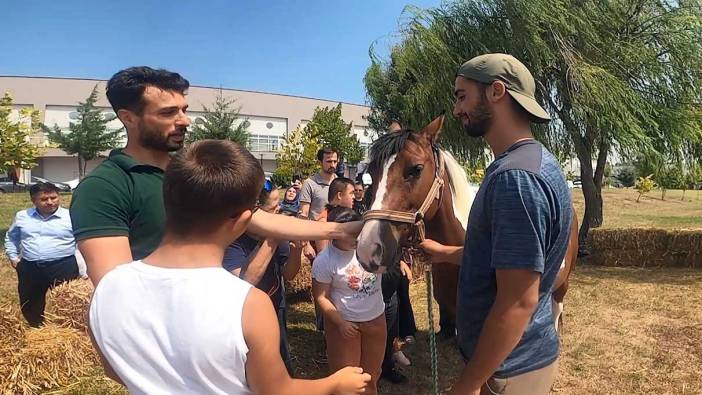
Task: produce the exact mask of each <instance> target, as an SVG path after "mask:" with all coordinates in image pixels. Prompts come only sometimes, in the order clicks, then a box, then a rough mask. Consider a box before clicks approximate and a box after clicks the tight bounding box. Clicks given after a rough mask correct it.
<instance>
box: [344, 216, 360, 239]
mask: <svg viewBox="0 0 702 395" xmlns="http://www.w3.org/2000/svg"><path fill="white" fill-rule="evenodd" d="M339 225H340V226H341V227H342V230H343V232H344V235H343V240H348V241H352V240H356V237H358V234H359V233H361V229H363V221H354V222H346V223H343V224H339Z"/></svg>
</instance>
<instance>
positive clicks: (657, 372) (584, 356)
mask: <svg viewBox="0 0 702 395" xmlns="http://www.w3.org/2000/svg"><path fill="white" fill-rule="evenodd" d="M576 192H579V191H577V190H576ZM696 194H697V192H696V191H695V192H688V193H687V196H686V197H687V198H688V200H686V201H680V200H679V199H680V197H681V192H679V191H672V192H668V196H667V198H666V201H661V200H660V193H658V194H656V193H655V192H654V193H653V195H652V196H649V197H645V198H643V199H642V202H641V203H636V196H637V194H636V192H635V191H633V190H605V191H604V193H603V196H604V199H605V226H606V227H631V226H655V227H662V228H702V200H697V197H696ZM574 196H575V200H576V209H578V211H579V212H582V207H583V203H582V195H581V194H579V193H576V194H574ZM69 199H70V196H64V205H66V206H67V204H68V200H69ZM29 204H30V203H29V199H28V197H26V195H25V194H21V195H19V194H18V195H14V194H7V195H2V196H0V221H2V222H0V229H3V230H6V229H7V227H9V225H10V222H11V221H12V217H13V215H14V212H15V211H17V210H19V209H21V208H22V207H28V206H29ZM16 287H17V285H16V276H15V273H14V270H13V269H11V268H10V266H9V265H8V264H7V261H6V260H5V259H2V261H0V303H4V302H11V303H17V288H16ZM411 293H412V301H413V305H414V310H415V317H416V319H417V326H418V328H419V333H418V334H417V343H416V344H415V345H413V346H411V347H409V348H407V349H406V350H407V354H408V355H409V357H410V359H411V360H412V362H413V365H412V366H411V367H409V368H407V369H405V370H404V372H405V374H406V375H407V376H409V377H410V380H411V382H410V384H408V385H402V386H400V385H398V386H393V385H390V384H388V383H385V382H381V388H380V389H381V393H383V394H427V393H429V389H430V377H431V374H430V372H431V370H430V361H429V353H428V348H429V347H428V343H427V330H428V328H429V325H428V322H427V314H426V313H427V312H426V299H425V288H424V283H423V282H422V281H417V282H415V283H414V284H413V285H412V287H411ZM700 305H702V271H699V270H686V269H638V268H603V267H589V266H580V267H578V268H577V269H576V272H575V274H574V276H573V283H572V285H571V288H570V291H569V294H568V296H567V298H566V310H565V317H564V323H565V326H564V330H563V333H562V339H561V340H562V349H561V361H560V371H559V376H558V380H557V382H556V385H555V387H554V393H562V394H652V393H655V394H700V393H702V370H700V366H702V309H700V307H699V306H700ZM313 317H314V309H313V306H312V304H311V303H310V302H309V301H308V299H307V298H306V297H304V296H302V297H297V298H295V300H291V305H290V312H289V319H288V326H289V331H290V342H291V348H292V352H293V355H294V356H295V357H296V360H295V362H294V369H295V374H296V376H297V377H304V378H313V377H321V376H322V375H324V374H325V373H326V365H325V364H324V363H323V362H321V361H320V356H321V353H322V349H323V348H322V345H323V342H324V339H323V337H322V336H321V335H320V334H319V333H316V332H315V330H314V319H313ZM0 355H2V353H1V352H0ZM461 367H462V362H461V359H460V357H459V355H458V353H457V352H456V350H455V347H454V345H453V344H451V343H450V342H447V343H439V373H440V388H441V389H442V390H445V389H447V388H449V386H450V385H451V384H452V383H453V382H454V380H455V378H456V376H457V375H458V374H459V372H460V369H461ZM55 393H64V394H122V393H126V392H125V391H123V390H122V389H120V388H119V387H117V386H115V385H114V384H111V382H110V381H109V380H108V379H106V378H105V377H104V376H103V375H102V373H101V371H100V369H99V367H96V368H95V374H94V375H92V376H90V377H86V378H84V379H82V380H80V381H78V382H76V383H74V384H73V385H71V386H69V387H67V388H63V389H58V390H57V392H55Z"/></svg>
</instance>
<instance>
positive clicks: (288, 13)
mask: <svg viewBox="0 0 702 395" xmlns="http://www.w3.org/2000/svg"><path fill="white" fill-rule="evenodd" d="M2 3H3V4H2V6H0V10H1V12H2V14H3V15H2V16H1V17H0V19H1V20H2V23H0V37H3V40H0V54H2V59H1V60H0V75H28V76H29V75H32V76H60V77H85V78H101V79H107V78H109V77H110V76H111V75H112V74H114V73H115V72H116V71H117V70H120V69H122V68H125V67H128V66H133V65H149V66H156V67H164V68H167V69H170V70H173V71H177V72H179V73H181V74H183V76H185V77H186V78H187V79H189V80H190V83H191V84H193V85H204V86H215V87H218V86H222V87H225V88H235V89H249V90H258V91H264V92H275V93H285V94H292V95H300V96H309V97H318V98H325V99H333V100H338V101H344V102H351V103H364V102H365V90H364V87H363V76H364V74H365V71H366V69H367V67H368V65H369V64H370V59H369V56H368V49H369V46H370V45H371V44H372V43H373V42H374V41H375V40H380V42H382V43H387V42H388V41H391V40H392V37H393V35H394V34H395V33H396V32H397V30H398V23H399V22H400V21H401V17H402V11H403V9H404V7H405V6H406V5H408V4H411V5H415V6H419V7H422V8H426V7H432V6H436V5H438V4H439V1H438V0H404V1H396V0H377V1H366V0H363V1H354V0H351V1H331V0H329V1H226V0H216V1H215V0H212V1H210V0H201V1H196V0H171V1H152V0H142V1H133V0H119V1H116V0H113V1H104V0H99V1H87V0H85V1H74V0H61V1H53V0H52V1H49V0H42V1H19V0H9V1H7V0H5V1H3V2H2ZM385 46H386V45H385ZM382 47H384V46H383V45H381V48H382Z"/></svg>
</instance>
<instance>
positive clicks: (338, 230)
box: [246, 210, 363, 240]
mask: <svg viewBox="0 0 702 395" xmlns="http://www.w3.org/2000/svg"><path fill="white" fill-rule="evenodd" d="M362 227H363V223H362V222H361V221H357V222H348V223H345V224H337V223H334V222H316V221H307V220H304V219H299V218H293V217H287V216H285V215H278V214H271V213H267V212H265V211H263V210H258V211H256V212H255V213H254V215H253V216H252V217H251V222H250V223H249V226H248V228H247V229H246V230H247V231H248V232H251V233H253V234H255V235H257V236H261V237H264V238H270V239H277V240H330V239H346V240H353V239H355V238H356V236H358V234H359V233H360V232H361V228H362Z"/></svg>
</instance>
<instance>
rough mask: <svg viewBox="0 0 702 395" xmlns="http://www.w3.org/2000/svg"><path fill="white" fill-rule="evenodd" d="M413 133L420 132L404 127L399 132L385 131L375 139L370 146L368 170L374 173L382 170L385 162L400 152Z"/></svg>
mask: <svg viewBox="0 0 702 395" xmlns="http://www.w3.org/2000/svg"><path fill="white" fill-rule="evenodd" d="M412 135H418V133H417V132H415V131H414V130H412V129H402V130H399V131H397V132H389V133H385V134H384V135H382V136H380V137H379V138H378V139H377V140H375V142H373V145H371V148H370V155H369V161H368V172H369V173H372V174H378V173H379V172H382V170H383V166H384V165H385V162H387V161H388V159H390V157H391V156H393V155H395V154H397V153H398V152H400V150H401V149H402V147H404V146H405V143H406V142H407V139H408V138H409V137H410V136H412Z"/></svg>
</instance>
